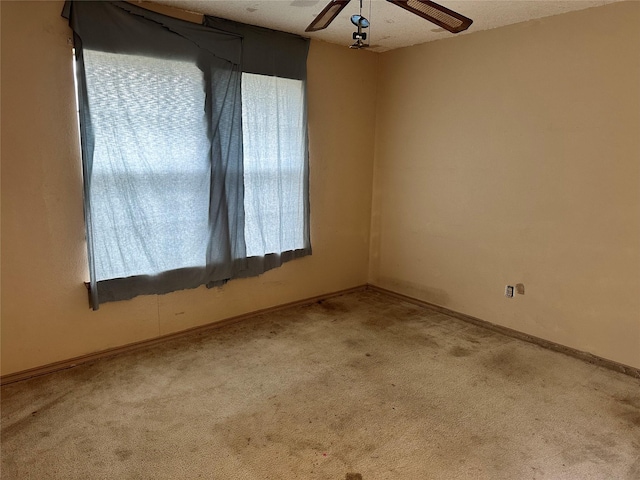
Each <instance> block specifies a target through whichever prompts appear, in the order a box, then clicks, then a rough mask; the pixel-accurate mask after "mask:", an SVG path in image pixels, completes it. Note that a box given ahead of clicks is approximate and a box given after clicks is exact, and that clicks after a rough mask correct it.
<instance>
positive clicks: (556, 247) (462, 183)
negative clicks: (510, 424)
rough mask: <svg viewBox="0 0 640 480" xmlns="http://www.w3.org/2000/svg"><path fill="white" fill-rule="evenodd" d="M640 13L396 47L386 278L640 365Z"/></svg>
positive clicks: (386, 88) (383, 103)
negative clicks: (513, 289) (520, 290)
mask: <svg viewBox="0 0 640 480" xmlns="http://www.w3.org/2000/svg"><path fill="white" fill-rule="evenodd" d="M638 25H640V3H638V2H627V3H622V4H613V5H609V6H605V7H600V8H596V9H588V10H584V11H579V12H574V13H569V14H566V15H561V16H556V17H550V18H546V19H542V20H538V21H532V22H527V23H524V24H519V25H513V26H509V27H506V28H500V29H496V30H490V31H485V32H479V33H475V34H472V35H467V36H461V37H456V38H453V39H448V40H443V41H438V42H433V43H430V44H425V45H422V46H416V47H411V48H406V49H401V50H396V51H392V52H388V53H385V54H383V55H381V63H380V72H381V74H380V77H379V95H378V97H377V102H378V110H377V128H376V139H377V142H376V164H375V174H374V175H375V183H374V203H373V215H372V243H371V271H370V281H371V282H372V283H374V284H376V285H379V286H382V287H385V288H388V289H391V290H394V291H397V292H400V293H403V294H406V295H410V296H413V297H417V298H419V299H422V300H425V301H429V302H432V303H435V304H438V305H442V306H445V307H448V308H450V309H453V310H456V311H459V312H462V313H466V314H469V315H472V316H475V317H479V318H481V319H484V320H488V321H490V322H494V323H497V324H500V325H504V326H507V327H511V328H514V329H517V330H520V331H523V332H526V333H529V334H532V335H536V336H539V337H542V338H545V339H549V340H552V341H555V342H558V343H561V344H564V345H567V346H571V347H574V348H577V349H580V350H583V351H587V352H591V353H594V354H597V355H600V356H602V357H605V358H608V359H612V360H615V361H618V362H622V363H624V364H627V365H631V366H635V367H640V171H639V168H640V143H639V142H640V140H639V138H640V33H639V30H638ZM517 282H522V283H524V284H525V287H526V292H525V295H524V296H517V297H516V298H514V299H506V298H505V297H504V296H503V293H504V287H505V285H506V284H514V283H517Z"/></svg>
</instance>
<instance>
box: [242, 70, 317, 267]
mask: <svg viewBox="0 0 640 480" xmlns="http://www.w3.org/2000/svg"><path fill="white" fill-rule="evenodd" d="M300 125H304V84H303V82H302V81H300V80H292V79H288V78H279V77H270V76H266V75H256V74H248V73H244V74H243V75H242V138H243V146H244V148H243V152H244V187H245V197H244V206H245V239H246V243H247V255H248V256H263V255H266V254H269V253H277V252H285V251H290V250H299V249H302V248H304V246H305V234H304V205H305V202H304V184H305V181H304V177H305V170H304V161H303V159H304V158H305V136H304V131H303V129H302V128H300Z"/></svg>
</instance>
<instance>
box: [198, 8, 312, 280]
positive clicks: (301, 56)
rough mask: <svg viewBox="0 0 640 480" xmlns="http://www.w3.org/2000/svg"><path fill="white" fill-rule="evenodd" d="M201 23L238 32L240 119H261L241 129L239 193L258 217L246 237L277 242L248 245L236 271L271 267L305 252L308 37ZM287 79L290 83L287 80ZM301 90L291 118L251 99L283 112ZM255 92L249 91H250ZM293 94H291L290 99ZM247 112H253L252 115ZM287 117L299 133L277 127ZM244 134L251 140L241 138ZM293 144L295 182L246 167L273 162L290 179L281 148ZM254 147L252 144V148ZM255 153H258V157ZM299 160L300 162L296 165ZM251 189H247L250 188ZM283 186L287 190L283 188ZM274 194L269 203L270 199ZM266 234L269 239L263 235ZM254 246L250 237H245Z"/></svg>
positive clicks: (229, 23)
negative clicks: (295, 218) (290, 230)
mask: <svg viewBox="0 0 640 480" xmlns="http://www.w3.org/2000/svg"><path fill="white" fill-rule="evenodd" d="M203 24H204V25H206V26H207V27H211V28H213V29H215V30H217V31H223V32H228V33H233V34H236V35H240V36H241V37H242V61H241V66H240V67H241V70H242V73H243V78H244V80H243V82H244V83H243V91H244V94H243V103H244V104H243V112H244V116H245V118H244V121H245V122H247V120H253V119H252V118H248V117H250V116H251V117H261V118H262V122H261V124H260V125H259V128H254V129H253V130H252V131H250V132H247V130H246V129H245V169H247V170H248V171H247V172H246V173H245V188H249V189H250V190H249V191H248V192H247V195H246V197H245V210H247V213H248V214H253V215H252V216H253V217H255V216H259V217H260V219H261V221H258V222H254V221H251V219H250V221H248V222H247V226H248V228H249V229H250V230H251V235H250V238H251V239H252V240H253V239H255V238H256V237H258V238H260V239H261V240H264V242H263V243H265V244H269V243H274V242H273V241H270V240H273V237H275V236H277V237H279V238H278V240H280V241H279V242H278V241H276V242H275V243H278V244H279V245H281V246H282V248H281V249H280V250H278V251H277V252H273V251H272V250H274V247H273V246H271V248H269V246H266V248H262V249H258V250H260V251H261V253H260V254H252V253H253V252H254V251H255V250H256V248H255V247H254V248H251V247H252V245H250V246H249V247H250V248H249V258H248V263H247V269H246V270H244V271H243V272H241V273H240V274H239V276H253V275H257V274H259V273H261V272H264V271H266V270H269V269H271V268H275V267H278V266H280V265H282V263H284V262H287V261H289V260H293V259H295V258H300V257H303V256H306V255H310V254H311V241H310V227H309V217H310V213H309V210H310V208H309V145H308V136H307V108H306V81H307V55H308V52H309V39H307V38H303V37H300V36H298V35H293V34H289V33H285V32H279V31H275V30H270V29H267V28H262V27H256V26H253V25H246V24H244V23H238V22H234V21H231V20H226V19H222V18H217V17H212V16H208V15H205V16H204V20H203ZM288 80H291V81H288ZM296 83H300V86H299V88H300V89H301V91H302V96H303V98H302V100H301V103H302V106H301V109H300V111H299V117H298V116H297V115H296V114H297V113H298V112H297V111H296V112H295V113H294V112H291V113H292V114H294V115H296V116H295V119H294V120H291V119H290V118H289V119H286V118H285V119H283V118H273V117H268V116H267V115H265V112H264V111H260V110H261V107H263V106H264V105H258V104H257V102H252V100H253V99H254V98H256V97H260V101H261V102H264V101H265V98H268V97H272V98H271V103H272V104H273V109H274V110H275V109H277V110H280V111H282V110H286V109H287V107H290V106H291V103H293V102H295V95H296V92H295V91H296V89H297V88H298V86H297V85H296ZM247 85H251V86H253V90H249V89H248V88H246V86H247ZM254 92H255V93H254ZM292 95H293V98H292ZM252 114H253V115H252ZM287 120H288V121H293V122H295V123H296V124H297V125H299V126H300V130H299V131H295V130H292V129H287V128H286V127H284V128H283V127H282V125H281V124H282V123H283V122H284V121H287ZM297 135H299V136H300V137H299V138H296V139H293V140H292V138H291V137H292V136H297ZM247 136H249V137H250V138H251V139H252V140H257V141H250V142H247V141H246V139H247V138H246V137H247ZM292 143H293V144H295V145H296V146H299V147H300V148H299V151H298V150H296V152H295V153H291V155H294V156H295V157H296V161H295V163H296V165H295V168H294V170H295V172H294V174H295V175H297V176H299V178H300V180H299V182H294V183H295V186H293V187H292V185H291V184H289V185H284V186H283V185H282V183H280V184H279V185H274V183H275V182H274V181H273V180H272V179H271V178H270V175H269V174H265V173H264V171H263V172H262V174H257V175H256V174H255V170H254V169H252V168H251V167H252V166H253V165H256V164H259V163H261V164H265V163H268V164H269V166H270V167H272V165H273V164H277V167H276V170H275V171H276V172H277V175H278V178H279V179H282V178H286V177H288V176H289V177H290V176H291V172H292V170H291V168H290V165H291V163H293V162H288V161H287V160H288V158H287V153H286V150H287V149H288V148H290V146H291V144H292ZM252 147H254V148H252ZM273 150H275V151H278V152H280V158H276V159H274V158H261V159H256V158H255V155H254V154H258V155H259V153H260V152H267V151H273ZM259 156H260V155H259ZM298 158H300V160H301V163H298V160H297V159H298ZM252 187H253V188H252ZM287 187H289V188H287ZM273 197H278V200H277V201H275V202H273V201H272V198H273ZM293 204H295V205H296V206H297V207H298V208H299V209H300V211H299V212H297V213H298V215H299V216H300V217H301V219H302V220H301V221H300V222H295V223H296V225H297V227H298V228H299V229H301V232H299V234H298V232H296V233H295V235H296V238H299V240H298V242H297V243H296V244H295V247H293V248H289V247H290V246H291V245H292V242H287V241H286V238H285V239H283V237H287V228H286V227H285V225H287V224H290V223H291V222H290V221H288V220H287V218H286V216H287V213H290V212H291V209H292V206H293ZM274 209H275V210H278V209H279V210H280V214H281V215H280V216H279V218H278V220H276V221H275V222H270V221H269V220H268V219H269V218H271V217H272V216H273V215H270V214H269V210H274ZM270 223H271V224H272V223H276V224H278V231H277V232H271V233H270V232H269V227H270ZM269 237H271V238H269ZM250 243H251V244H254V242H253V241H250Z"/></svg>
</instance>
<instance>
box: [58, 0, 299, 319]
mask: <svg viewBox="0 0 640 480" xmlns="http://www.w3.org/2000/svg"><path fill="white" fill-rule="evenodd" d="M63 15H64V16H65V17H66V18H68V19H69V23H70V25H71V27H72V28H73V30H74V40H75V41H74V43H75V47H76V52H77V60H76V64H77V69H76V70H77V79H78V82H77V85H78V102H79V118H80V129H81V139H82V154H83V155H82V156H83V172H84V182H85V217H86V225H87V245H88V251H89V252H88V253H89V266H90V273H91V304H92V306H93V308H94V309H96V308H97V307H98V305H99V303H101V302H105V301H113V300H122V299H127V298H132V297H134V296H136V295H140V294H154V293H155V294H157V293H166V292H170V291H174V290H179V289H185V288H194V287H197V286H199V285H202V284H206V285H208V286H213V285H220V284H222V283H224V282H226V281H228V280H230V279H233V278H239V277H246V276H252V275H258V274H260V273H263V272H264V271H266V270H268V269H270V268H274V267H277V266H279V265H281V264H282V262H285V261H288V260H292V259H294V258H298V257H300V256H304V255H308V254H310V253H311V247H310V242H309V228H308V217H309V215H308V211H309V209H308V178H307V175H308V173H307V172H308V167H307V136H306V135H307V133H306V108H305V75H306V68H305V63H306V53H307V49H308V41H307V40H304V39H301V38H299V37H293V36H289V35H288V34H281V33H279V32H271V31H268V30H264V29H257V28H256V27H248V26H243V25H242V24H236V23H229V24H227V25H226V26H227V27H229V31H227V30H225V28H218V27H215V28H209V27H208V26H204V25H203V26H200V25H194V24H188V23H187V22H184V21H181V20H177V19H173V18H170V17H165V16H164V15H160V14H156V13H153V12H149V11H147V10H145V9H142V8H140V7H137V6H135V5H131V4H127V3H124V2H117V3H111V2H68V3H67V4H66V5H65V10H64V11H63ZM116 32H117V33H116ZM247 58H248V59H250V60H249V61H247V62H245V61H244V60H243V61H241V59H247ZM251 59H253V60H251ZM274 69H275V70H274Z"/></svg>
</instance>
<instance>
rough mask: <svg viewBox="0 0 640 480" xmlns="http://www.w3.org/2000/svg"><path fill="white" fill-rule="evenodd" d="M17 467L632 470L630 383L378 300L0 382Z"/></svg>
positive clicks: (423, 475)
mask: <svg viewBox="0 0 640 480" xmlns="http://www.w3.org/2000/svg"><path fill="white" fill-rule="evenodd" d="M1 394H2V430H1V433H2V436H1V440H2V453H1V457H2V464H1V467H2V470H1V477H2V479H3V480H9V479H21V480H22V479H38V480H44V479H82V480H87V479H197V478H202V479H335V480H345V479H346V480H383V479H446V480H452V479H474V480H477V479H492V480H496V479H509V480H517V479H554V480H555V479H576V480H588V479H606V480H614V479H621V480H622V479H629V480H638V479H640V382H639V381H638V380H637V379H634V378H632V377H630V376H625V375H623V374H620V373H617V372H614V371H610V370H606V369H604V368H602V367H598V366H595V365H591V364H588V363H585V362H582V361H580V360H577V359H575V358H572V357H568V356H565V355H562V354H560V353H556V352H552V351H549V350H545V349H543V348H540V347H538V346H536V345H532V344H529V343H526V342H522V341H520V340H516V339H513V338H510V337H507V336H504V335H501V334H498V333H495V332H493V331H490V330H487V329H484V328H481V327H478V326H474V325H471V324H468V323H465V322H463V321H460V320H457V319H455V318H451V317H449V316H446V315H444V314H441V313H437V312H434V311H431V310H429V309H426V308H423V307H420V306H416V305H413V304H410V303H406V302H403V301H401V300H398V299H395V298H391V297H389V296H387V295H384V294H382V293H378V292H372V291H361V292H356V293H351V294H347V295H343V296H340V297H334V298H331V299H328V300H324V301H321V302H318V303H315V304H312V305H309V306H304V307H295V308H289V309H286V310H282V311H278V312H275V313H269V314H264V315H261V316H258V317H255V318H253V319H250V320H247V321H243V322H242V323H237V324H234V325H231V326H226V327H222V328H219V329H215V330H210V331H207V332H206V333H201V334H197V335H193V336H191V337H186V338H181V339H178V340H172V341H169V342H167V343H164V344H162V345H159V346H154V347H150V348H147V349H144V350H140V351H136V352H132V353H127V354H122V355H119V356H116V357H113V358H109V359H103V360H100V361H96V362H94V363H92V364H86V365H82V366H79V367H76V368H72V369H69V370H65V371H61V372H57V373H53V374H49V375H46V376H42V377H37V378H33V379H30V380H27V381H23V382H19V383H14V384H10V385H6V386H4V387H2V390H1Z"/></svg>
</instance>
